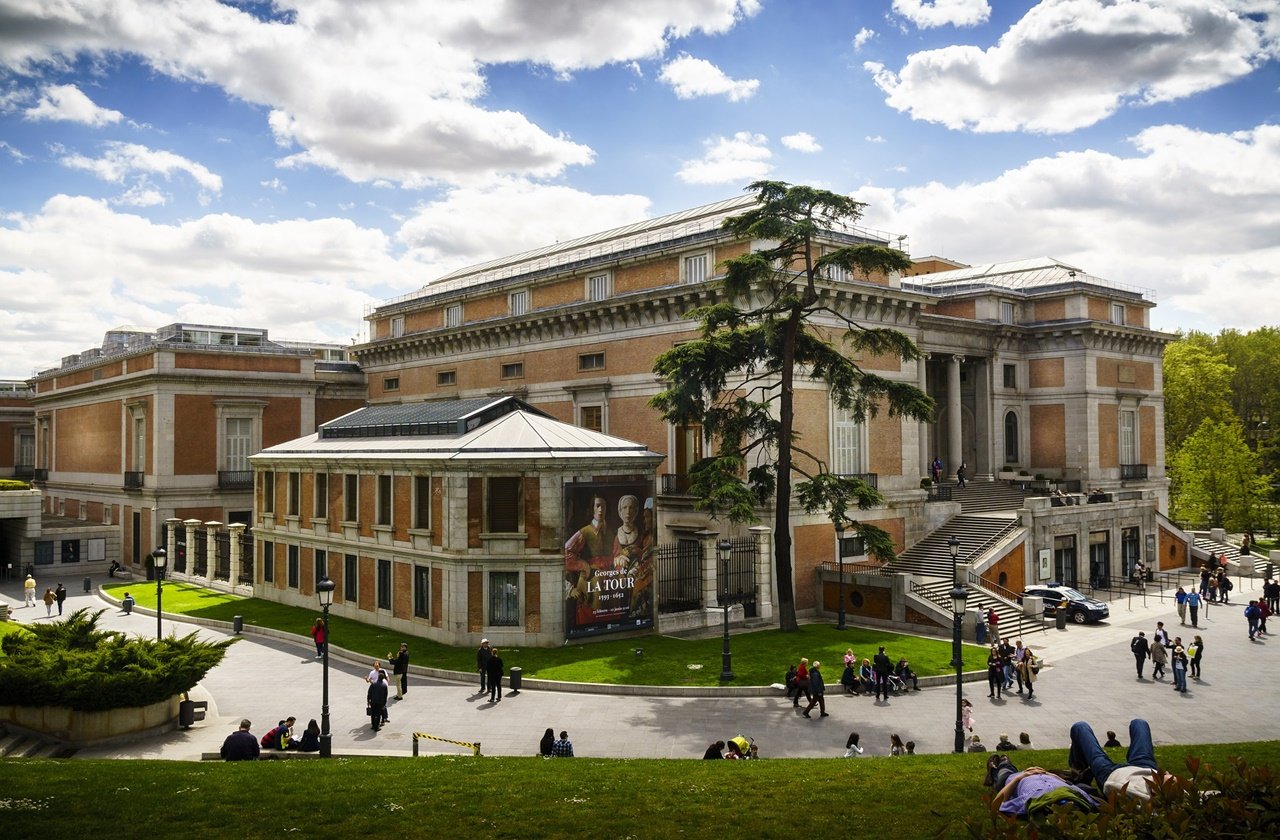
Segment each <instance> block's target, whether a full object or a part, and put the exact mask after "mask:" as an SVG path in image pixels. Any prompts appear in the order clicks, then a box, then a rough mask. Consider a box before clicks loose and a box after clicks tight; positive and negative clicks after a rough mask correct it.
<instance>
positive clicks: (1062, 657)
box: [0, 576, 1280, 760]
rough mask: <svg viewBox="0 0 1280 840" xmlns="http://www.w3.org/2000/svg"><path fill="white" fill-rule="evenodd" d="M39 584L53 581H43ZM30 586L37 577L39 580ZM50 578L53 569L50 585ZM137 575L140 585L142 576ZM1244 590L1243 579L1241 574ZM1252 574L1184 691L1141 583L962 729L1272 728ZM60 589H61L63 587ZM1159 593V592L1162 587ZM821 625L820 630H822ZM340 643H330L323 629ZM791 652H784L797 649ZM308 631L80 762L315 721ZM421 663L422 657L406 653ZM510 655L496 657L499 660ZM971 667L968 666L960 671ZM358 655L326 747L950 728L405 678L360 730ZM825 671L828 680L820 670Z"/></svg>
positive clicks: (343, 680) (340, 664)
mask: <svg viewBox="0 0 1280 840" xmlns="http://www.w3.org/2000/svg"><path fill="white" fill-rule="evenodd" d="M82 579H83V578H82V577H75V578H73V579H72V578H68V579H66V580H64V583H74V584H75V586H74V591H72V592H71V593H70V597H69V598H68V599H67V604H66V610H67V611H71V610H74V609H78V608H80V607H91V608H103V607H107V608H108V611H107V612H106V613H105V614H104V616H103V624H104V626H106V627H108V628H111V629H119V630H126V631H130V632H136V633H139V634H143V635H151V634H154V633H155V630H156V622H155V617H154V615H144V614H139V613H136V612H135V614H133V615H131V616H125V615H123V614H122V613H121V612H120V611H119V609H118V608H117V607H115V606H114V605H113V604H111V603H109V602H108V601H106V600H104V599H103V598H102V597H101V596H100V595H99V594H98V593H97V586H98V585H99V584H101V583H104V582H106V579H105V578H100V579H95V580H94V581H93V587H94V589H93V592H91V593H89V594H85V593H84V592H83V587H82V585H81V581H82ZM50 580H53V579H52V578H50ZM38 582H39V583H40V586H41V590H40V591H41V592H43V587H44V586H45V585H47V584H46V581H45V576H39V577H38ZM54 582H56V581H54ZM147 585H148V584H147V583H146V582H145V581H140V582H139V587H140V588H141V587H143V586H147ZM1251 585H1252V586H1253V587H1254V588H1253V589H1250V588H1249V587H1250V586H1251ZM1260 586H1261V584H1260V583H1259V582H1257V581H1253V582H1251V581H1249V580H1243V581H1242V582H1241V584H1240V586H1239V587H1238V588H1237V590H1236V592H1234V593H1233V596H1234V599H1235V600H1236V601H1238V602H1239V603H1233V604H1232V605H1230V606H1218V605H1211V607H1210V611H1209V614H1208V616H1207V617H1206V616H1203V615H1202V616H1201V629H1200V630H1199V631H1198V632H1200V634H1201V635H1202V636H1203V638H1204V641H1205V658H1204V663H1203V675H1204V679H1203V680H1200V681H1198V682H1197V681H1195V680H1189V681H1188V687H1189V689H1190V691H1189V693H1187V694H1185V695H1184V694H1178V693H1176V692H1174V691H1173V690H1172V685H1171V682H1170V680H1169V679H1168V678H1166V679H1164V680H1163V681H1160V682H1154V681H1152V680H1151V679H1150V673H1151V666H1150V662H1148V663H1147V668H1146V674H1147V675H1148V678H1147V679H1146V680H1144V681H1138V680H1137V679H1136V678H1135V671H1134V663H1133V656H1132V654H1130V653H1129V640H1130V638H1131V637H1132V636H1133V635H1134V634H1135V633H1136V632H1137V631H1138V630H1140V629H1141V630H1145V631H1147V636H1148V638H1150V637H1151V635H1152V632H1153V631H1154V629H1155V623H1156V621H1157V620H1163V621H1164V622H1165V625H1166V627H1168V628H1169V630H1170V633H1171V635H1175V636H1176V635H1181V636H1182V638H1183V641H1184V642H1189V641H1190V640H1191V635H1192V634H1191V632H1188V631H1191V629H1192V628H1190V627H1189V626H1188V627H1185V628H1183V627H1179V626H1178V619H1177V614H1176V612H1175V610H1174V607H1173V603H1172V600H1171V599H1169V598H1167V597H1166V598H1165V599H1164V600H1161V599H1160V598H1159V597H1158V593H1156V592H1154V591H1152V592H1151V593H1149V594H1148V595H1147V597H1146V598H1145V599H1142V600H1145V603H1143V602H1142V600H1139V599H1125V600H1118V601H1115V602H1113V603H1112V605H1111V606H1112V610H1111V613H1112V614H1111V619H1110V621H1109V622H1106V623H1103V624H1098V625H1090V626H1074V625H1073V626H1071V627H1069V628H1068V629H1066V630H1061V631H1060V630H1056V629H1053V628H1052V627H1050V629H1048V630H1046V631H1044V632H1041V633H1035V634H1032V635H1030V636H1027V637H1024V642H1025V643H1027V644H1029V645H1030V646H1031V647H1032V648H1033V649H1035V650H1036V651H1037V653H1039V654H1040V655H1041V656H1043V657H1044V659H1045V661H1046V663H1047V665H1048V666H1050V667H1047V668H1045V669H1044V670H1043V671H1042V672H1041V674H1040V680H1039V682H1038V683H1037V684H1036V696H1035V699H1034V700H1032V701H1025V700H1023V699H1022V698H1021V697H1019V696H1018V695H1017V694H1016V693H1015V694H1013V695H1012V696H1011V697H1008V698H1006V699H1004V700H1003V701H994V700H988V699H987V696H986V683H985V682H971V683H966V685H965V696H966V697H967V698H968V699H969V700H970V701H971V702H972V703H973V706H974V718H975V726H974V731H975V732H976V733H978V734H980V735H981V736H982V740H983V742H984V743H985V744H987V746H988V748H990V747H993V746H994V745H995V743H996V740H997V739H998V737H999V735H1000V733H1001V732H1007V733H1009V734H1010V735H1011V736H1012V737H1013V738H1015V739H1016V738H1017V733H1018V732H1020V731H1026V732H1028V733H1030V735H1031V738H1032V742H1033V744H1034V745H1035V746H1037V747H1051V746H1055V745H1057V746H1065V744H1066V742H1067V731H1068V728H1069V727H1070V725H1071V724H1072V723H1073V722H1074V721H1076V720H1080V719H1084V720H1088V721H1089V722H1090V723H1091V724H1093V726H1094V728H1095V729H1096V730H1098V732H1099V736H1100V737H1102V732H1103V730H1106V729H1114V730H1116V731H1117V732H1118V733H1120V736H1121V739H1122V740H1124V739H1125V732H1126V729H1127V724H1128V721H1129V719H1130V718H1131V717H1145V718H1146V719H1147V720H1148V721H1150V723H1151V727H1152V732H1153V734H1154V736H1155V740H1156V743H1157V744H1168V743H1202V742H1230V741H1249V740H1271V739H1280V714H1277V711H1278V710H1280V704H1277V702H1276V699H1275V696H1276V695H1275V681H1276V679H1277V676H1278V675H1280V667H1278V663H1280V619H1275V620H1274V621H1273V626H1272V630H1273V631H1274V632H1275V633H1276V636H1275V637H1274V639H1275V640H1274V641H1273V638H1272V637H1266V638H1264V639H1263V640H1260V641H1256V642H1250V641H1249V639H1248V633H1247V630H1246V623H1245V619H1244V616H1243V608H1244V604H1245V603H1247V601H1248V599H1249V598H1251V597H1258V596H1259V595H1260ZM68 589H69V590H70V589H72V587H70V586H68ZM1165 594H1166V596H1167V594H1168V593H1165ZM0 598H3V600H5V601H7V602H8V603H9V604H10V606H11V607H12V608H14V609H13V613H12V615H13V617H14V618H15V619H16V620H18V621H23V622H28V621H44V620H47V619H45V618H44V612H45V610H44V605H43V604H37V606H36V607H35V608H23V607H21V603H22V594H21V583H20V582H18V583H16V584H15V582H14V581H9V582H6V583H4V584H3V585H0ZM164 627H165V633H166V634H167V633H169V632H171V631H174V632H178V633H180V634H182V633H188V632H192V631H195V632H199V633H200V634H201V636H202V637H207V638H211V639H220V638H226V637H227V636H228V635H229V633H228V632H224V631H221V630H218V629H212V628H208V627H199V628H197V627H195V626H193V625H189V624H183V623H179V622H174V621H169V620H167V619H166V620H165V622H164ZM833 632H834V631H833ZM337 641H338V643H339V644H340V642H341V640H340V639H339V640H337ZM804 653H805V652H804V651H797V652H796V654H797V656H800V655H804ZM314 654H315V649H314V647H313V646H312V645H311V643H310V640H309V639H307V638H305V637H297V640H296V641H295V640H292V639H287V638H282V639H269V638H266V639H264V638H263V637H260V636H251V637H246V638H244V639H243V640H242V641H240V642H238V643H236V644H234V645H232V646H231V648H230V650H229V651H228V655H227V658H226V660H225V661H224V662H223V664H221V665H220V666H218V667H217V668H216V669H214V670H213V671H212V672H211V673H210V674H209V675H208V676H207V677H206V678H205V680H204V681H203V682H202V683H201V684H200V686H198V687H197V688H196V689H195V690H194V691H193V692H192V696H193V698H194V699H207V700H209V701H210V703H209V710H208V714H207V715H206V717H205V720H204V721H202V722H200V723H197V724H196V725H195V726H194V727H193V728H191V729H190V730H187V731H183V730H177V731H173V732H169V733H166V734H163V735H159V736H155V737H152V738H148V739H146V740H143V741H140V742H137V743H131V744H127V745H123V746H115V747H110V748H96V749H86V750H81V751H80V752H79V753H78V754H77V757H84V758H158V759H177V760H196V759H199V757H200V755H201V754H202V753H210V752H217V750H218V748H219V746H220V745H221V743H222V740H223V738H224V737H225V736H226V735H227V734H228V733H229V732H231V731H232V730H233V729H234V728H235V726H236V725H237V724H238V722H239V720H240V719H241V718H242V717H247V718H249V719H250V720H252V721H253V731H254V733H255V734H258V735H261V734H262V732H263V731H265V729H266V728H267V727H270V726H272V725H274V724H275V723H276V722H277V721H278V720H280V719H281V718H283V717H286V716H288V715H294V716H295V717H297V718H298V721H299V729H301V728H302V727H303V726H305V724H306V722H307V721H308V720H309V719H310V718H312V717H314V718H316V719H317V720H318V719H319V717H320V693H321V688H320V686H321V665H320V661H319V660H317V659H315V658H314ZM416 664H423V663H416ZM518 664H519V662H518V661H515V662H512V661H508V662H507V665H508V666H511V665H518ZM982 664H983V663H977V662H970V663H967V666H968V669H969V670H974V669H977V668H980V667H981V666H982ZM368 670H369V662H368V661H366V660H364V659H362V658H360V659H357V658H354V657H352V658H349V659H343V658H339V657H338V656H336V655H331V656H330V675H329V688H330V713H331V722H332V730H333V749H334V753H335V754H342V755H366V754H367V755H374V754H380V755H400V756H407V755H410V754H411V750H412V733H413V732H415V731H417V732H427V733H430V734H433V735H437V736H440V737H443V738H449V739H452V740H458V741H477V740H478V741H480V742H481V743H482V745H483V746H482V751H483V753H484V754H485V755H531V754H533V753H534V752H536V747H537V743H538V739H539V738H540V737H541V735H542V732H543V730H544V729H546V728H547V727H552V728H553V729H555V730H556V731H557V732H559V731H560V730H561V729H567V730H568V732H569V736H570V739H571V740H572V741H573V743H574V748H575V751H576V753H577V755H579V756H601V757H632V758H699V757H700V756H701V755H702V752H703V750H704V749H705V748H706V745H707V744H708V743H710V742H711V741H715V740H722V739H726V738H728V737H731V736H733V735H737V734H743V735H747V736H750V737H752V738H754V739H755V740H756V742H757V744H758V745H759V747H760V752H761V755H762V757H766V758H771V757H786V758H800V757H832V756H839V755H841V754H842V752H843V748H844V743H845V738H846V737H847V736H848V734H849V732H850V731H857V732H858V733H860V735H861V743H862V745H863V747H864V748H865V749H866V751H867V754H868V755H887V754H888V749H889V734H890V733H892V732H897V733H899V734H900V735H901V736H902V738H903V740H904V741H905V740H914V741H915V742H916V745H917V747H916V749H917V751H918V752H922V753H936V752H949V751H950V750H951V749H952V745H953V742H954V733H955V688H954V685H950V686H942V687H937V688H926V689H924V690H922V691H919V692H910V693H908V694H906V695H899V696H894V697H892V698H891V699H890V700H888V701H887V702H878V701H875V700H873V699H871V698H868V697H852V696H844V695H842V694H840V693H839V691H840V687H839V685H838V684H837V685H835V686H833V688H834V689H835V690H834V691H832V692H830V693H828V695H827V710H828V712H830V714H831V716H830V717H828V718H823V719H820V718H819V717H818V715H817V710H816V709H815V711H814V716H813V719H812V720H806V719H805V718H803V717H801V716H800V715H799V714H798V712H797V711H796V710H794V709H793V708H792V706H791V704H790V702H789V701H786V700H785V699H784V698H782V696H781V693H780V692H779V694H778V695H777V696H773V697H745V698H743V697H739V698H707V697H650V696H627V695H600V694H580V693H573V692H552V691H541V690H530V689H526V690H524V691H521V692H520V693H519V694H518V695H516V696H507V697H504V699H503V701H502V702H501V703H498V704H490V703H489V702H488V699H487V697H481V696H480V695H478V694H476V691H475V689H476V687H477V683H476V681H475V680H472V681H469V682H466V683H461V682H449V681H445V680H439V679H426V678H421V677H416V676H413V677H411V680H410V691H409V693H408V694H407V695H406V697H405V699H404V700H401V701H398V702H397V701H395V700H394V699H393V700H392V702H391V707H390V715H391V722H390V723H389V724H388V725H387V726H386V727H384V728H383V729H382V730H381V731H379V732H377V733H374V732H371V731H370V729H369V725H368V723H369V722H368V719H367V718H366V717H365V716H364V714H363V712H364V694H365V683H364V675H365V674H366V673H368ZM828 681H829V682H832V681H835V680H833V679H832V677H831V676H830V675H829V676H828ZM421 751H422V752H423V753H424V754H428V753H443V754H466V753H467V751H466V750H465V749H463V748H459V747H452V746H449V745H447V744H437V743H434V742H429V741H424V742H422V744H421Z"/></svg>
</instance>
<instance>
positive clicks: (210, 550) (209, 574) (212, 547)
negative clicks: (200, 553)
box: [204, 521, 222, 583]
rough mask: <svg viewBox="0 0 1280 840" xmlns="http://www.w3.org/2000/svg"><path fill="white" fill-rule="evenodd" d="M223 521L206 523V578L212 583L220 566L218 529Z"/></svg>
mask: <svg viewBox="0 0 1280 840" xmlns="http://www.w3.org/2000/svg"><path fill="white" fill-rule="evenodd" d="M221 527H222V523H221V522H216V521H209V522H206V523H204V579H205V580H207V581H209V582H210V583H212V582H213V581H214V579H215V578H216V577H217V568H218V529H219V528H221Z"/></svg>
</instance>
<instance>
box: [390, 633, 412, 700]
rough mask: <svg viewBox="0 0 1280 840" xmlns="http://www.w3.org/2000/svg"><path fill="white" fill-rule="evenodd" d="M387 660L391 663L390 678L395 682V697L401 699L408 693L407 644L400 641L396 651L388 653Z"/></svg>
mask: <svg viewBox="0 0 1280 840" xmlns="http://www.w3.org/2000/svg"><path fill="white" fill-rule="evenodd" d="M387 661H388V662H390V663H391V678H392V680H394V682H395V684H396V699H397V700H403V699H404V696H405V695H406V694H408V693H409V645H408V644H406V643H405V642H401V643H400V651H399V652H398V653H394V654H391V653H388V654H387Z"/></svg>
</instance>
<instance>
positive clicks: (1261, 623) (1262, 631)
mask: <svg viewBox="0 0 1280 840" xmlns="http://www.w3.org/2000/svg"><path fill="white" fill-rule="evenodd" d="M1269 615H1271V608H1270V607H1268V606H1267V601H1266V599H1265V598H1259V599H1258V635H1259V636H1265V635H1267V617H1268V616H1269Z"/></svg>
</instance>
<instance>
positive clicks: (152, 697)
mask: <svg viewBox="0 0 1280 840" xmlns="http://www.w3.org/2000/svg"><path fill="white" fill-rule="evenodd" d="M104 612H106V611H105V610H98V611H97V612H95V613H90V612H89V610H87V609H80V610H76V611H75V612H73V613H71V614H70V615H69V616H67V618H66V620H64V621H59V622H51V623H48V624H32V625H29V626H28V627H27V629H28V630H30V632H29V633H19V634H13V635H9V636H5V637H4V639H3V640H0V647H2V648H3V650H4V654H5V657H4V658H3V659H0V703H3V704H6V705H14V706H65V707H69V708H72V709H75V710H77V711H82V712H96V711H103V710H105V709H119V708H129V707H133V706H149V705H151V704H152V703H159V702H161V701H162V700H167V699H168V698H170V697H173V696H174V695H176V694H179V693H181V692H183V691H187V690H189V689H190V688H191V687H192V686H194V685H195V684H196V683H198V682H199V681H200V680H201V679H202V678H203V677H204V675H205V674H207V673H209V671H210V670H211V669H212V668H213V667H214V666H216V665H217V664H218V663H220V662H221V661H222V658H223V657H224V656H226V651H227V647H229V646H230V645H231V644H232V643H233V642H235V641H237V640H236V639H226V640H224V641H220V642H202V641H199V640H198V639H197V638H196V634H195V633H191V634H190V635H187V636H183V637H181V638H179V637H177V636H169V637H168V638H164V639H141V638H136V637H131V636H127V635H125V634H124V633H120V632H116V631H114V630H99V629H98V620H99V619H100V618H101V616H102V614H103V613H104Z"/></svg>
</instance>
